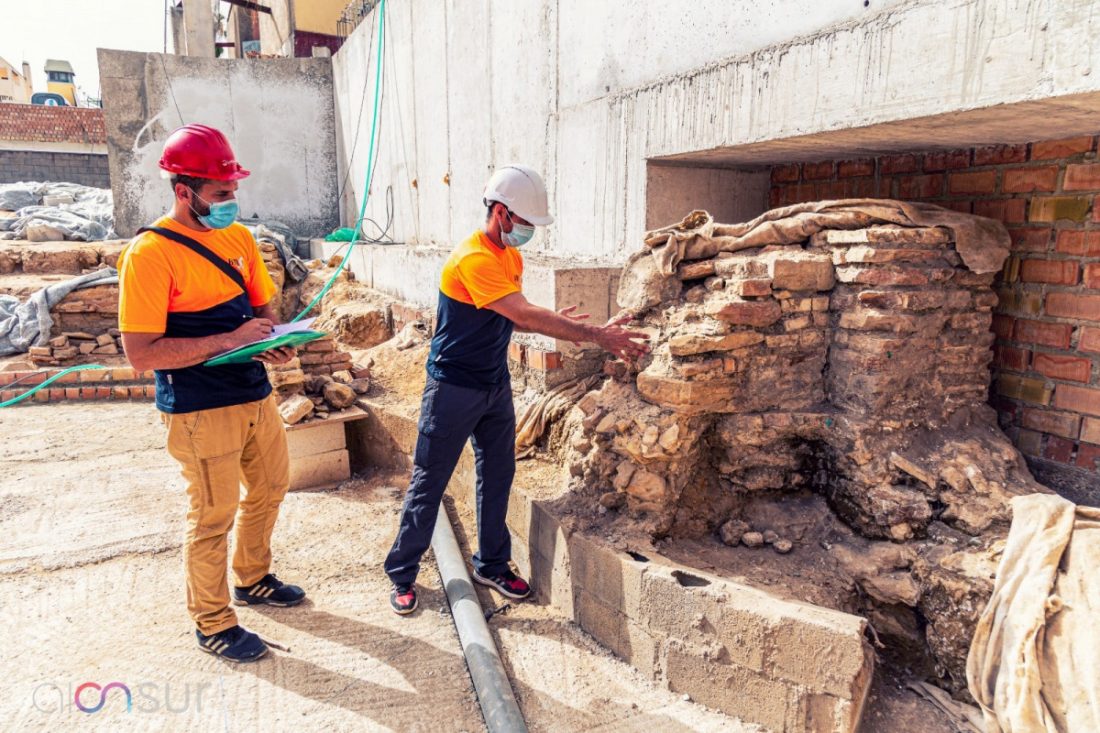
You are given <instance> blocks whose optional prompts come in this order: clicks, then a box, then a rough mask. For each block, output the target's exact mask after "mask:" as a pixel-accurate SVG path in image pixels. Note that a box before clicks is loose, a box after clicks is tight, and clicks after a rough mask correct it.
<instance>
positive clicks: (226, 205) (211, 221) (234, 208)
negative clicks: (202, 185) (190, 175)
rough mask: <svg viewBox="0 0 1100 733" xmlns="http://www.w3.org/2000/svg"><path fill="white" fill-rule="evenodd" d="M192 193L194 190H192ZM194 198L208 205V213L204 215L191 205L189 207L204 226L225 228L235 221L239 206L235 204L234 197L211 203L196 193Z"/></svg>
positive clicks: (239, 209)
mask: <svg viewBox="0 0 1100 733" xmlns="http://www.w3.org/2000/svg"><path fill="white" fill-rule="evenodd" d="M192 193H194V191H192ZM195 198H197V199H198V200H199V201H202V202H203V203H204V204H206V205H207V206H208V207H210V213H208V214H206V215H200V214H199V213H198V212H197V211H195V209H194V208H193V207H192V209H191V212H192V213H193V214H194V215H195V218H196V219H198V220H199V222H200V223H201V224H202V225H203V226H204V227H207V228H209V229H225V228H226V227H227V226H229V225H230V224H232V223H233V222H235V221H237V215H238V214H239V213H240V211H241V207H240V206H239V205H238V204H237V200H236V199H232V200H230V201H219V202H217V203H211V202H209V201H206V200H205V199H203V197H202V196H199V195H198V194H197V193H196V194H195Z"/></svg>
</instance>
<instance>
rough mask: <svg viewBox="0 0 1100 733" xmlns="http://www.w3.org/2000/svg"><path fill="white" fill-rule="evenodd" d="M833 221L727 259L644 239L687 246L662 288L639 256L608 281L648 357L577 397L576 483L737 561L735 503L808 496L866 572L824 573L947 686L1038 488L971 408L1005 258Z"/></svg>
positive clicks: (658, 531)
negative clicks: (900, 632)
mask: <svg viewBox="0 0 1100 733" xmlns="http://www.w3.org/2000/svg"><path fill="white" fill-rule="evenodd" d="M855 203H858V202H853V204H855ZM881 203H882V204H883V205H885V206H889V205H892V204H893V202H881ZM852 208H853V209H855V208H858V207H856V206H853V207H852ZM809 215H812V212H809V213H807V212H805V211H796V210H790V211H787V212H780V214H779V215H778V217H779V218H784V217H785V218H788V219H793V218H797V217H805V216H809ZM945 216H946V214H945ZM948 219H950V216H948ZM954 221H955V222H956V223H958V224H959V226H960V227H961V226H965V225H967V224H968V222H977V221H979V220H976V219H975V218H974V217H970V216H965V217H957V216H956V217H955V219H954ZM765 224H766V225H768V224H767V223H765ZM981 224H982V226H985V227H986V229H987V231H993V232H994V233H998V232H999V237H1000V238H1003V239H1005V240H1007V237H1006V235H1005V233H1004V230H1003V228H1000V226H999V225H997V224H995V223H993V222H988V221H982V222H981ZM847 225H848V226H849V227H854V228H849V229H848V230H837V229H829V228H826V229H820V230H817V231H811V232H809V233H808V234H807V235H806V236H805V237H804V238H803V239H801V240H799V239H798V238H797V233H796V235H795V236H794V237H788V238H786V239H783V238H776V239H774V240H769V239H768V237H769V234H768V233H765V234H764V236H763V237H761V238H757V239H756V240H755V242H750V243H749V244H750V245H753V246H748V247H747V248H746V247H745V246H743V245H742V244H739V242H738V236H739V234H740V233H741V230H738V229H737V228H736V227H725V226H723V225H715V224H713V222H711V221H710V220H709V216H707V215H706V214H705V212H695V213H694V214H692V215H691V216H689V217H688V218H686V219H685V220H684V221H683V222H681V223H680V224H679V225H676V226H674V227H668V228H666V229H664V230H659V231H656V232H651V233H650V234H649V235H647V244H648V245H649V246H650V247H656V246H663V245H662V243H663V242H664V240H665V239H666V238H667V239H668V240H669V242H670V243H671V242H672V241H673V240H674V239H675V240H679V241H687V242H688V244H687V246H686V247H684V249H683V252H684V256H683V257H682V258H679V259H677V260H676V261H675V262H674V264H675V270H674V274H668V273H663V272H660V271H659V268H656V267H655V265H654V264H653V262H654V259H655V258H654V257H651V255H650V252H648V251H647V252H642V253H640V254H639V255H637V256H635V257H634V258H632V260H631V262H630V263H629V264H628V265H627V268H626V270H625V272H624V276H623V283H622V287H621V289H620V297H619V302H620V305H622V306H623V307H624V308H627V309H629V310H632V311H633V312H634V313H635V314H636V315H637V316H638V318H639V319H640V320H641V322H642V323H644V324H645V327H646V328H647V329H648V330H649V332H650V333H651V336H652V339H653V347H654V348H653V353H652V355H651V356H650V357H647V359H646V360H644V361H643V362H642V363H641V364H640V365H639V371H637V373H636V374H635V373H632V372H630V371H628V370H626V369H623V368H620V369H619V370H618V371H617V372H616V374H615V377H616V379H614V380H611V381H609V382H607V383H605V384H604V385H603V386H602V387H601V388H600V389H598V390H596V391H594V392H591V393H589V394H588V395H586V396H585V397H584V398H583V399H582V400H581V401H580V403H579V407H580V412H582V413H583V414H584V417H583V419H580V421H579V422H578V423H577V424H575V425H574V426H573V429H572V430H573V436H572V440H571V442H570V446H571V448H570V450H571V451H572V452H573V453H572V463H573V465H572V475H573V476H574V479H573V485H574V488H575V489H576V490H577V491H579V492H581V493H585V492H588V493H599V494H601V496H600V503H601V504H602V505H603V506H605V507H608V508H615V509H621V510H622V511H623V512H624V513H625V514H626V515H628V516H630V517H631V518H632V520H633V521H634V522H636V523H638V524H640V525H641V526H644V527H646V528H647V529H648V531H649V532H650V533H651V535H652V536H653V537H655V538H660V537H666V536H673V537H675V536H686V537H704V536H714V535H719V536H721V537H722V539H723V540H725V541H726V543H727V544H737V542H738V541H739V539H741V538H742V537H744V540H745V544H746V545H750V546H756V545H759V544H760V542H759V541H757V540H759V539H760V538H759V537H755V536H754V537H753V538H752V539H751V541H750V535H757V534H758V533H756V532H747V530H750V529H758V528H751V527H749V526H748V524H747V523H743V522H742V519H743V518H745V515H744V509H745V507H746V506H747V505H748V504H749V503H750V502H753V501H758V500H759V499H760V498H761V497H767V496H776V497H779V496H781V495H785V494H792V493H801V494H802V495H814V496H818V497H824V498H825V499H826V500H827V502H828V506H829V508H830V509H831V510H832V512H833V513H834V515H835V516H836V517H837V518H839V520H840V523H842V524H843V525H844V527H845V528H846V531H847V532H849V534H850V535H851V536H853V537H858V538H859V542H860V543H862V544H860V548H862V549H860V550H859V552H860V553H863V555H864V560H865V561H864V562H861V561H858V560H855V561H853V560H852V558H851V557H849V556H848V555H845V556H843V557H841V558H840V560H839V562H840V563H841V564H842V565H844V564H846V565H848V566H850V567H851V568H852V569H851V571H850V573H851V574H852V575H853V576H856V577H857V580H858V581H859V583H860V586H861V588H862V590H863V591H864V592H865V593H866V595H867V596H869V597H870V601H869V603H870V604H871V605H872V606H874V605H878V606H883V607H890V608H891V609H893V610H892V611H891V613H896V612H899V611H900V612H902V613H903V614H908V621H906V622H905V623H904V624H902V625H905V626H906V627H907V628H910V629H914V630H915V631H912V632H911V635H912V636H913V637H914V638H910V639H908V640H907V642H910V643H915V644H917V645H919V647H920V650H919V651H918V653H919V654H923V655H927V658H928V659H930V660H931V664H930V667H933V668H935V669H936V670H937V671H938V675H939V676H940V677H941V678H942V679H943V681H944V682H945V683H946V684H947V685H948V686H950V687H953V688H954V689H956V690H958V689H962V688H963V687H965V675H964V666H965V657H966V649H967V645H968V643H969V638H970V629H971V628H972V625H973V623H974V622H975V621H976V617H977V613H978V612H979V611H980V609H981V607H982V605H983V604H984V599H985V598H986V597H988V593H989V591H990V589H991V587H990V584H989V574H988V572H987V568H986V567H985V565H984V564H983V563H982V562H978V561H977V560H976V559H975V558H977V557H978V556H981V557H983V558H985V559H988V558H989V556H990V555H989V553H990V546H991V544H992V543H993V542H994V541H995V540H996V539H997V538H998V537H1002V536H1003V533H1004V531H1005V529H1006V527H1007V522H1008V520H1009V514H1008V504H1007V500H1008V499H1009V498H1010V497H1011V496H1012V495H1016V494H1021V493H1030V492H1035V491H1040V492H1041V491H1044V490H1045V489H1043V487H1041V486H1040V485H1038V484H1037V483H1036V482H1035V481H1034V480H1033V479H1032V477H1031V475H1030V474H1029V473H1028V470H1027V468H1026V465H1025V464H1024V462H1023V460H1022V458H1021V456H1020V455H1019V453H1017V451H1016V450H1015V448H1013V446H1012V444H1011V443H1010V441H1009V440H1008V438H1007V437H1006V436H1005V435H1004V434H1003V433H1002V432H1001V431H1000V430H999V429H998V427H997V424H996V419H995V415H994V412H993V410H992V409H991V408H990V407H989V406H988V405H987V404H986V396H987V392H988V388H989V383H990V374H989V362H990V359H991V357H992V353H991V351H990V347H991V345H992V342H993V334H992V333H991V331H990V324H991V322H992V318H993V313H992V310H993V307H994V305H995V304H996V302H997V296H996V294H995V293H994V292H993V290H992V288H991V285H992V282H993V279H994V274H995V271H996V270H997V269H998V268H999V266H1000V262H1001V261H1002V260H1003V259H1004V257H1005V256H1006V255H1007V253H1008V247H1007V241H1006V242H1005V244H1004V246H1003V248H1001V249H998V246H997V245H990V244H988V243H987V242H981V243H974V242H971V243H969V244H968V246H967V247H965V248H964V247H963V246H962V245H961V244H960V243H959V242H961V241H962V240H961V239H960V237H959V236H958V235H959V233H960V230H958V229H956V230H955V231H954V232H953V230H952V229H950V228H947V227H927V226H924V227H912V226H910V227H903V226H895V225H883V224H882V222H881V220H877V219H876V218H875V217H874V216H864V215H863V214H861V213H859V212H858V211H856V212H855V213H853V214H852V216H851V217H850V218H849V219H848V223H847ZM988 225H992V227H989V226H988ZM768 226H770V225H768ZM994 239H996V237H995V238H994ZM771 241H774V244H772V243H770V242H771ZM619 366H620V367H621V366H622V365H619ZM792 523H793V519H792ZM780 524H782V521H781V522H780ZM738 527H739V529H738ZM770 529H771V530H772V532H771V533H770V534H771V536H770V537H766V541H768V542H770V543H772V544H774V545H775V548H776V549H777V550H778V551H780V552H789V551H791V550H792V543H790V541H789V540H787V541H786V542H783V543H782V544H780V539H781V535H783V534H784V531H785V530H786V529H787V528H786V527H784V526H775V527H772V528H770ZM735 530H736V531H735ZM731 534H733V535H736V536H730V535H731ZM767 534H768V533H765V535H767ZM867 540H870V542H867ZM900 543H904V544H900ZM891 547H900V548H903V549H898V550H891V549H890V548H891ZM806 550H808V548H800V547H799V545H798V544H797V543H793V551H794V553H795V554H797V553H799V552H802V551H806ZM845 552H849V551H847V550H845ZM968 553H970V554H971V555H973V557H969V555H968ZM849 554H850V553H849ZM968 557H969V559H968ZM884 558H885V559H884ZM835 561H836V560H834V562H835ZM846 610H851V609H846ZM906 633H910V632H906Z"/></svg>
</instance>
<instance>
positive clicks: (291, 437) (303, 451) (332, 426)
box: [286, 422, 347, 459]
mask: <svg viewBox="0 0 1100 733" xmlns="http://www.w3.org/2000/svg"><path fill="white" fill-rule="evenodd" d="M286 442H287V448H288V450H289V451H290V457H291V459H295V458H302V457H306V456H313V455H318V454H321V453H330V452H332V451H338V450H343V449H344V448H346V447H347V446H346V444H345V438H344V424H343V423H338V422H319V423H307V424H306V425H305V426H303V427H301V428H299V429H295V430H288V431H287V433H286Z"/></svg>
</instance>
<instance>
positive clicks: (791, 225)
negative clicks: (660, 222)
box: [646, 199, 1012, 275]
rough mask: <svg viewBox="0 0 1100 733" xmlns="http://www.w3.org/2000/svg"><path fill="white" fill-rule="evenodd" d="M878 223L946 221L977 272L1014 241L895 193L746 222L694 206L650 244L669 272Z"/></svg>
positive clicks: (977, 221) (775, 212)
mask: <svg viewBox="0 0 1100 733" xmlns="http://www.w3.org/2000/svg"><path fill="white" fill-rule="evenodd" d="M876 224H896V225H899V226H906V227H945V228H947V229H950V230H951V231H952V232H953V233H954V235H955V249H956V250H957V251H958V253H959V256H960V257H962V261H963V263H964V264H965V265H966V266H967V267H968V268H970V269H971V270H972V271H974V272H978V273H988V272H996V271H997V270H999V269H1001V265H1002V263H1004V259H1005V257H1007V256H1008V252H1009V250H1010V248H1011V244H1012V241H1011V239H1010V238H1009V236H1008V231H1007V230H1006V229H1005V228H1004V225H1003V224H1001V223H1000V222H999V221H995V220H993V219H986V218H984V217H980V216H972V215H971V214H962V213H959V212H957V211H952V210H951V209H945V208H943V207H940V206H936V205H934V204H925V203H914V202H905V201H893V200H890V199H842V200H839V201H817V202H814V203H807V204H795V205H794V206H784V207H782V208H779V209H772V210H771V211H767V212H765V213H763V214H761V215H760V216H758V217H756V218H755V219H753V220H752V221H747V222H745V223H743V224H715V223H714V220H713V219H712V218H711V216H710V214H708V213H706V212H705V211H694V212H692V213H691V214H689V215H688V216H687V217H686V218H685V219H684V220H683V221H682V222H680V223H679V224H676V225H673V226H670V227H664V228H662V229H657V230H654V231H652V232H649V233H648V234H647V235H646V245H647V246H648V247H650V248H651V249H650V252H651V254H652V255H653V257H654V258H655V259H656V260H657V263H658V269H659V270H660V271H661V272H662V273H663V274H665V275H672V274H673V273H675V272H676V265H678V264H679V263H680V261H681V260H702V259H708V258H710V257H714V256H715V255H716V254H718V253H719V252H736V251H738V250H742V249H750V248H752V247H763V246H766V245H769V244H793V243H795V242H804V241H806V240H807V239H809V238H810V237H811V236H812V235H814V234H816V233H817V232H819V231H821V230H823V229H865V228H866V227H869V226H875V225H876Z"/></svg>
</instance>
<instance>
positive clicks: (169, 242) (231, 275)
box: [118, 125, 305, 662]
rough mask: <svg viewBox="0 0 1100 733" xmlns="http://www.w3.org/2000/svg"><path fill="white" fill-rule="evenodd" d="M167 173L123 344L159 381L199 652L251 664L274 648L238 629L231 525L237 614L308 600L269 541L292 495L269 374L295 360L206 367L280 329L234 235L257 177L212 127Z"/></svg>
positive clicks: (177, 144)
mask: <svg viewBox="0 0 1100 733" xmlns="http://www.w3.org/2000/svg"><path fill="white" fill-rule="evenodd" d="M160 167H161V169H163V170H164V171H166V172H167V174H168V175H169V178H170V180H171V183H172V191H173V193H174V195H175V199H174V201H173V204H172V210H171V212H169V213H168V214H167V215H165V216H163V217H161V218H160V219H159V220H157V222H156V223H155V224H154V225H153V226H150V227H146V228H144V229H142V230H141V231H140V232H139V233H138V236H136V237H135V238H134V239H133V240H132V241H131V242H130V244H129V245H128V246H127V247H126V249H125V250H124V252H123V254H122V256H121V257H120V259H119V267H118V269H119V291H120V292H119V328H120V329H121V331H122V345H123V349H124V350H125V352H126V357H127V358H128V359H129V361H130V364H131V365H132V366H133V367H134V369H137V370H140V371H146V370H149V369H152V370H154V372H155V374H156V404H157V409H159V410H160V411H161V412H162V413H163V415H162V419H163V421H164V424H165V425H166V426H167V428H168V452H169V453H170V454H171V455H172V457H173V458H175V459H176V460H177V461H178V462H179V464H180V467H181V469H182V474H183V477H184V479H185V480H186V481H187V495H188V499H189V509H188V512H187V537H186V541H185V543H184V550H183V557H184V565H185V571H186V579H187V609H188V611H189V612H190V614H191V618H192V619H193V620H194V622H195V625H196V627H197V628H196V630H195V635H196V637H197V639H198V644H199V648H200V649H202V650H203V651H205V652H209V653H211V654H214V655H216V656H220V657H222V658H224V659H228V660H230V661H234V662H249V661H253V660H256V659H259V658H260V657H262V656H263V655H264V654H266V653H267V645H266V644H264V642H263V640H262V639H260V637H259V636H257V635H256V634H254V633H252V632H250V631H247V630H245V629H244V628H242V627H241V626H239V625H238V623H237V616H236V613H235V612H234V610H233V609H232V607H231V606H230V603H229V601H230V596H229V586H228V581H227V579H226V561H227V553H228V548H227V541H228V535H229V530H230V529H231V528H232V527H233V525H234V521H235V522H236V536H235V544H236V549H235V551H234V555H233V574H234V576H235V583H234V585H235V586H236V587H235V588H234V591H233V600H234V602H235V603H236V604H238V605H249V604H271V605H276V606H293V605H296V604H298V603H301V602H302V600H303V599H304V598H305V593H304V592H303V591H302V589H301V588H298V587H297V586H293V585H287V584H285V583H282V582H281V581H280V580H279V579H278V578H276V577H275V576H274V575H273V574H271V572H270V566H271V533H272V530H273V528H274V526H275V519H276V517H277V516H278V514H279V505H280V504H281V503H282V501H283V497H284V496H285V495H286V491H287V488H288V487H289V484H290V477H289V468H290V460H289V457H288V454H287V444H286V434H285V432H284V430H283V422H282V418H281V416H280V415H279V410H278V408H277V407H276V404H275V399H274V397H273V396H272V394H271V384H270V382H269V381H268V379H267V372H266V370H265V369H264V365H263V364H262V363H260V362H266V363H269V364H281V363H285V362H287V361H289V360H290V359H292V358H294V350H293V349H277V350H272V351H265V352H263V353H262V354H260V355H259V356H258V357H256V359H257V360H256V361H253V362H250V363H246V364H225V365H222V366H212V367H208V366H203V362H205V361H207V360H208V359H210V358H211V357H213V356H215V355H217V354H220V353H222V352H224V351H228V350H230V349H234V348H236V347H238V346H243V345H245V344H249V343H253V342H256V341H259V340H261V339H263V338H265V337H267V336H268V335H270V333H271V330H272V326H273V324H275V323H277V314H276V313H275V310H274V308H273V307H272V305H271V298H272V296H273V295H274V294H275V285H274V283H273V282H272V281H271V276H270V275H268V273H267V269H266V268H265V267H264V263H263V259H262V258H261V256H260V252H259V249H258V248H257V246H256V241H255V240H254V239H253V238H252V234H251V232H249V231H248V229H247V228H245V227H244V226H243V225H241V224H238V223H236V218H237V213H238V206H237V197H236V192H237V185H238V183H237V182H238V181H239V180H240V179H242V178H245V177H247V176H248V175H249V172H248V171H246V170H244V169H243V168H242V167H241V165H240V164H239V163H238V162H237V160H236V157H235V156H234V155H233V150H232V148H230V146H229V141H228V140H226V138H225V135H223V134H222V133H221V132H219V131H218V130H215V129H214V128H212V127H207V126H206V125H186V126H184V127H181V128H180V129H178V130H176V131H175V132H173V133H172V134H171V135H170V136H169V137H168V140H167V142H166V143H165V144H164V154H163V156H162V157H161V159H160ZM241 482H243V483H244V486H245V490H246V491H245V496H244V498H243V499H242V498H241V495H240V484H241ZM238 515H239V516H238Z"/></svg>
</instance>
